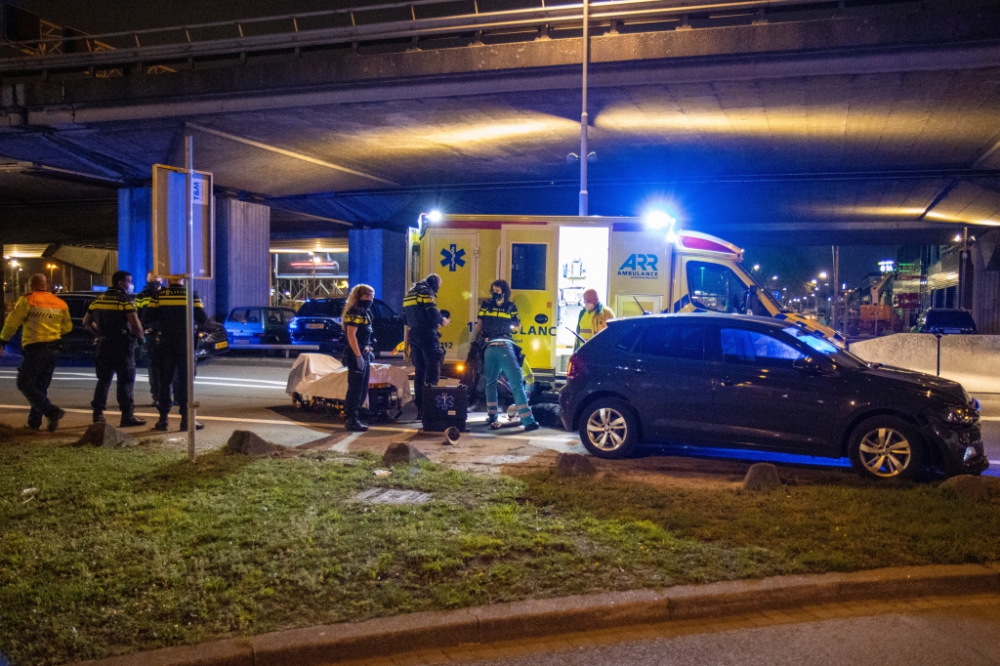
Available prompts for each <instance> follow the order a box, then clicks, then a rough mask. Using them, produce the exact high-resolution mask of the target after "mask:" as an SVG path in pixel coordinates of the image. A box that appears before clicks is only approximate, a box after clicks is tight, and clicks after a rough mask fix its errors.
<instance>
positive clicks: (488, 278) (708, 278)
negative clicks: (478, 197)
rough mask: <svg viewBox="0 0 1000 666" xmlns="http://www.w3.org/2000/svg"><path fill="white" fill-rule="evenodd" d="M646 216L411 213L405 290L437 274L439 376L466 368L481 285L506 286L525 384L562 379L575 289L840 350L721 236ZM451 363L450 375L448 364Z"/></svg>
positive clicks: (641, 308) (638, 311) (577, 301)
mask: <svg viewBox="0 0 1000 666" xmlns="http://www.w3.org/2000/svg"><path fill="white" fill-rule="evenodd" d="M675 225H676V223H675V221H674V220H673V219H672V218H671V217H670V216H669V215H667V214H665V213H654V214H651V215H650V216H649V217H647V218H645V219H643V218H634V217H531V216H528V217H516V216H498V215H444V214H440V213H437V212H433V213H427V214H421V215H420V217H419V219H418V222H417V226H416V227H415V228H412V227H411V228H410V229H409V232H408V254H407V266H406V272H407V278H408V281H409V284H408V285H407V287H409V285H412V284H413V283H414V282H417V281H419V280H422V279H423V278H424V277H425V276H426V275H428V274H430V273H437V274H438V275H440V276H441V289H440V291H439V293H438V295H437V305H438V308H439V309H441V310H446V311H448V313H449V314H450V318H451V324H450V325H449V326H446V327H442V328H441V329H440V332H441V346H442V347H443V349H444V352H445V373H446V374H450V373H449V370H451V371H452V372H453V371H454V370H456V369H457V368H456V367H455V366H459V365H461V364H463V363H464V362H465V359H466V357H467V356H468V353H469V346H470V343H471V342H472V341H473V339H474V330H475V325H476V315H477V313H478V311H479V305H480V303H482V301H483V299H485V298H487V297H488V296H489V293H490V283H492V282H493V281H494V280H496V279H499V278H502V279H504V280H506V281H507V282H508V284H510V288H511V298H512V300H513V301H514V303H515V304H516V305H517V309H518V312H519V314H520V317H521V326H520V329H519V330H517V331H516V332H515V334H514V336H513V337H514V342H515V343H517V344H518V345H520V347H521V348H522V349H523V350H524V354H525V356H526V360H527V362H528V364H529V365H530V366H531V368H532V369H533V370H534V372H535V374H536V376H539V377H546V376H555V377H556V378H559V377H560V376H564V375H565V373H566V370H567V367H568V365H569V357H570V356H571V355H572V353H573V349H574V344H575V342H576V335H575V332H576V325H577V320H578V319H579V316H580V311H581V310H582V308H583V292H584V291H585V290H587V289H595V290H596V291H597V293H598V296H599V297H600V300H601V302H602V303H604V304H606V305H608V306H610V307H611V308H612V309H613V310H614V313H615V316H616V317H636V316H642V315H644V314H654V313H657V314H658V313H661V312H695V311H699V310H704V311H714V312H733V313H742V314H747V313H752V314H757V315H764V316H771V317H775V318H779V319H785V320H788V321H789V323H792V324H793V325H796V326H800V327H802V328H805V329H808V330H810V331H811V332H813V333H814V334H816V335H819V336H822V337H825V338H828V339H829V340H831V341H834V342H836V343H837V344H839V345H841V346H842V344H843V340H842V338H841V336H840V335H838V334H836V333H835V332H834V331H833V330H832V329H830V328H827V327H826V326H823V325H821V324H819V323H818V322H816V321H811V320H807V319H805V318H804V317H801V316H799V315H797V314H795V313H792V312H786V311H784V310H783V309H782V307H781V305H780V304H779V303H778V301H777V300H775V298H774V296H773V295H772V294H771V293H770V292H769V291H768V289H767V288H766V287H765V286H764V285H762V284H760V283H758V282H757V280H756V279H755V278H754V277H753V273H752V272H751V271H748V270H746V269H745V268H744V267H743V266H742V264H741V262H742V260H743V250H741V249H740V248H738V247H736V246H735V245H733V244H731V243H728V242H726V241H724V240H722V239H719V238H715V237H714V236H709V235H707V234H702V233H698V232H695V231H688V230H678V229H675ZM449 366H451V367H449Z"/></svg>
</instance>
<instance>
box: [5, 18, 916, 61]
mask: <svg viewBox="0 0 1000 666" xmlns="http://www.w3.org/2000/svg"><path fill="white" fill-rule="evenodd" d="M530 1H532V2H538V3H539V4H538V5H537V6H533V7H527V8H521V9H511V10H504V11H492V12H483V11H480V7H479V2H480V0H411V1H410V2H401V3H389V4H381V5H372V6H369V7H354V8H345V9H330V10H324V11H316V12H306V13H298V14H284V15H281V16H268V17H260V18H249V19H243V20H237V21H217V22H212V23H200V24H195V25H181V26H171V27H166V28H149V29H145V30H131V31H124V32H112V33H105V34H100V35H63V36H59V37H48V38H43V39H38V40H32V41H28V42H11V41H0V47H7V50H8V51H13V52H15V53H16V54H17V55H14V56H10V57H2V58H0V73H3V72H24V73H28V72H37V71H44V70H65V69H85V70H86V69H92V68H95V67H116V66H117V67H121V66H125V65H129V64H136V63H142V64H145V65H148V64H150V63H169V62H177V61H183V60H190V59H195V58H201V57H210V56H224V55H243V56H245V54H247V53H252V52H262V51H298V50H299V49H302V48H308V47H315V46H331V45H338V44H353V45H357V44H358V43H361V42H371V41H384V40H397V39H405V38H410V39H413V40H414V41H415V42H416V41H417V40H419V39H421V38H430V37H443V36H448V35H463V34H465V35H469V34H472V35H475V36H477V37H478V36H482V35H483V34H485V33H495V32H509V31H534V30H537V31H546V30H556V29H580V28H581V26H582V21H583V4H582V3H581V2H572V3H568V4H557V5H547V4H546V0H530ZM900 1H901V0H883V3H884V4H887V5H892V4H900ZM850 4H852V0H841V1H840V2H839V3H838V2H822V1H820V2H817V1H816V0H730V1H728V2H704V3H700V4H682V3H681V2H680V1H679V0H599V1H597V2H591V3H589V8H590V20H591V22H592V23H593V24H594V25H595V26H602V25H603V26H609V25H611V26H613V27H614V25H622V24H624V23H625V22H641V23H650V22H658V21H659V22H664V21H669V22H675V23H679V24H680V25H682V26H685V27H688V26H689V23H688V20H689V17H691V16H698V17H701V18H709V19H711V18H715V17H719V16H727V17H732V16H733V15H754V16H759V17H760V18H764V16H765V14H764V13H765V12H766V11H767V10H769V9H779V8H780V9H787V8H794V7H801V8H803V9H815V8H825V9H829V10H830V11H831V12H837V11H839V10H841V9H843V8H844V7H845V5H847V6H849V5H850ZM866 4H870V2H867V3H866ZM451 6H455V7H457V8H458V9H459V13H455V14H450V15H447V16H435V15H433V14H434V13H435V10H436V12H437V13H441V10H442V9H443V8H448V7H451ZM470 9H471V11H469V10H470ZM390 14H397V15H399V17H398V18H391V19H386V18H385V17H387V16H388V15H390ZM613 22H614V23H613ZM323 23H326V25H323ZM252 33H256V34H252ZM74 42H82V44H81V45H80V46H75V47H70V48H67V45H68V44H71V43H74ZM65 51H70V52H69V53H66V52H65Z"/></svg>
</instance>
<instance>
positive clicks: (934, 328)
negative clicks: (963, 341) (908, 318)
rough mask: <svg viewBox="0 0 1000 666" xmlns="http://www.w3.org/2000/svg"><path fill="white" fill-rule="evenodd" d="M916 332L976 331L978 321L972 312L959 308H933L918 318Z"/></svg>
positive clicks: (950, 333) (967, 333) (963, 332)
mask: <svg viewBox="0 0 1000 666" xmlns="http://www.w3.org/2000/svg"><path fill="white" fill-rule="evenodd" d="M913 332H914V333H936V334H939V335H953V334H964V335H972V334H975V333H976V322H975V321H974V320H973V319H972V313H971V312H969V311H968V310H960V309H958V308H931V309H930V310H927V311H926V312H924V313H923V314H921V315H920V317H919V318H918V319H917V325H916V326H915V327H914V328H913Z"/></svg>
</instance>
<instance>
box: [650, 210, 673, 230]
mask: <svg viewBox="0 0 1000 666" xmlns="http://www.w3.org/2000/svg"><path fill="white" fill-rule="evenodd" d="M676 224H677V220H675V219H674V218H673V217H672V216H671V215H668V214H667V213H665V212H663V211H662V210H651V211H649V212H648V213H646V226H647V227H649V228H650V229H668V230H672V229H673V228H674V226H675V225H676Z"/></svg>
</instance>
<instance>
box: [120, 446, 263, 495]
mask: <svg viewBox="0 0 1000 666" xmlns="http://www.w3.org/2000/svg"><path fill="white" fill-rule="evenodd" d="M253 463H254V458H251V457H249V456H232V455H226V454H225V453H223V452H222V451H211V452H209V453H202V454H200V455H199V456H198V460H197V462H194V463H191V462H190V461H188V460H187V459H186V458H185V459H183V460H177V461H174V462H172V463H170V464H168V465H165V466H164V467H160V468H158V469H156V470H154V471H151V472H148V473H146V474H143V475H141V476H139V477H136V479H135V480H134V492H135V493H136V494H140V493H144V492H163V491H176V490H184V489H189V488H196V487H203V486H206V485H211V484H213V483H215V482H216V481H219V480H221V479H224V478H226V477H229V476H235V475H237V474H239V473H240V472H242V471H243V470H244V469H245V468H247V467H248V466H250V465H252V464H253Z"/></svg>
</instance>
